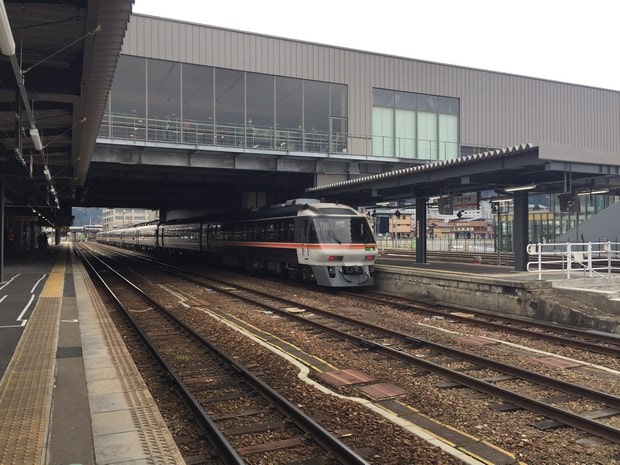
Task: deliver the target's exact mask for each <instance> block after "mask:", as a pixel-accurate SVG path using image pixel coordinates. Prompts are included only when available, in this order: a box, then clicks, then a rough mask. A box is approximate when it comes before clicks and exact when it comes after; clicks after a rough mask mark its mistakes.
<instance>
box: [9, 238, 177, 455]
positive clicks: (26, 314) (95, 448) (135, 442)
mask: <svg viewBox="0 0 620 465" xmlns="http://www.w3.org/2000/svg"><path fill="white" fill-rule="evenodd" d="M0 341H2V342H1V344H2V345H1V349H2V351H1V356H0V359H1V360H0V370H1V371H0V374H1V376H2V378H1V379H0V463H1V464H2V465H12V464H14V465H24V464H54V465H69V464H72V465H77V464H81V465H90V464H121V463H123V464H127V463H131V464H135V465H138V464H147V463H159V464H183V463H184V461H183V458H182V457H181V454H180V453H179V451H178V449H177V447H176V444H175V442H174V440H173V438H172V436H171V434H170V432H169V430H168V428H167V427H166V424H165V422H164V420H163V418H162V417H161V415H160V413H159V410H158V409H157V406H156V405H155V402H154V400H153V399H152V397H151V395H150V393H149V391H148V389H147V388H146V385H145V384H144V381H143V380H142V378H141V376H140V374H139V373H138V370H137V368H136V366H135V365H134V363H133V361H132V359H131V357H130V356H129V354H128V353H127V350H126V348H125V345H124V343H123V342H122V339H121V338H120V336H119V334H118V332H117V331H116V328H115V326H114V324H113V323H112V321H111V320H110V318H109V315H108V313H107V310H106V309H105V307H104V305H103V304H102V302H101V301H100V300H99V298H98V297H97V295H96V293H95V292H93V288H92V283H91V282H90V278H89V277H88V275H87V273H86V272H85V270H84V269H83V267H82V265H81V263H80V262H79V260H77V259H76V257H75V256H74V254H72V253H71V248H70V244H69V243H63V244H61V245H60V246H57V247H53V248H51V249H50V250H37V251H33V252H32V253H30V254H28V255H25V256H20V257H16V258H14V259H11V260H8V261H7V262H6V263H5V268H4V281H3V282H2V283H0Z"/></svg>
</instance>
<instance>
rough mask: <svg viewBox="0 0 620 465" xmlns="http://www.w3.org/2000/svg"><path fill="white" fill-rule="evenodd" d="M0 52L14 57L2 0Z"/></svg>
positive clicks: (13, 46)
mask: <svg viewBox="0 0 620 465" xmlns="http://www.w3.org/2000/svg"><path fill="white" fill-rule="evenodd" d="M0 50H1V51H2V53H3V54H4V55H6V56H12V55H15V39H14V38H13V31H11V24H10V23H9V17H8V15H7V14H6V7H5V6H4V1H3V0H0Z"/></svg>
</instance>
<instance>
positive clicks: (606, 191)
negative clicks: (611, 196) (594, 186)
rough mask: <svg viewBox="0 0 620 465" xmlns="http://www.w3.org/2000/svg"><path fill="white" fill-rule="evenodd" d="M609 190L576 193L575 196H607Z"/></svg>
mask: <svg viewBox="0 0 620 465" xmlns="http://www.w3.org/2000/svg"><path fill="white" fill-rule="evenodd" d="M608 193H609V189H598V190H594V191H586V192H578V193H577V195H596V194H608Z"/></svg>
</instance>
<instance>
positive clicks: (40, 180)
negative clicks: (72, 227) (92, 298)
mask: <svg viewBox="0 0 620 465" xmlns="http://www.w3.org/2000/svg"><path fill="white" fill-rule="evenodd" d="M3 4H4V8H2V9H1V10H0V16H2V18H0V19H1V20H0V42H1V46H2V47H1V52H2V54H0V119H1V120H2V122H3V123H2V131H0V173H1V174H2V179H1V180H2V184H3V190H4V200H5V207H6V208H9V209H12V212H15V213H16V214H21V212H17V209H19V208H24V213H28V214H32V213H31V210H32V209H33V208H34V209H36V210H37V211H41V212H42V213H43V214H45V215H47V216H49V217H52V218H56V219H59V217H65V219H67V218H66V217H67V214H68V211H69V207H70V206H71V204H72V203H73V199H74V198H75V190H76V188H79V187H80V186H81V185H83V184H84V181H85V178H86V173H87V171H88V167H89V164H90V157H91V155H92V151H93V149H94V147H95V141H96V137H97V132H98V129H99V123H100V121H101V118H102V116H103V112H104V109H105V104H106V101H107V98H108V92H109V90H110V86H111V84H112V78H113V76H114V72H115V69H116V64H117V61H118V57H119V54H120V49H121V45H122V43H123V39H124V36H125V31H126V29H127V23H128V21H129V16H130V14H131V8H132V5H133V0H105V1H104V0H66V1H40V0H37V1H32V0H30V1H28V0H26V1H11V0H6V1H4V2H3ZM11 39H12V42H14V44H13V46H12V47H11V44H10V43H9V42H11ZM60 207H66V208H63V210H64V213H61V208H60ZM60 223H62V221H60Z"/></svg>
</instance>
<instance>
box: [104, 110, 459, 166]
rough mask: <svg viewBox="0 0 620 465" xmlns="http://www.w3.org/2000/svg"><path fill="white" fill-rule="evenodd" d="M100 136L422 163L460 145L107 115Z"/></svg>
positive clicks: (444, 156)
mask: <svg viewBox="0 0 620 465" xmlns="http://www.w3.org/2000/svg"><path fill="white" fill-rule="evenodd" d="M99 137H103V138H112V139H124V140H131V141H149V142H162V143H173V144H196V145H208V146H220V147H230V148H232V147H237V148H239V147H240V148H244V149H254V150H284V151H300V152H315V153H333V154H347V153H355V154H359V155H374V156H378V157H383V158H401V159H411V160H420V162H426V161H435V160H445V159H451V158H456V157H457V155H458V143H455V142H438V141H436V140H432V141H431V140H422V139H408V138H392V137H385V136H355V135H351V134H347V133H342V132H334V131H332V132H331V133H330V132H329V131H325V130H314V129H313V130H305V131H304V130H303V129H302V128H280V127H276V128H274V127H273V126H261V125H256V124H252V125H243V124H234V123H232V124H231V123H220V122H216V123H215V124H214V123H212V122H210V121H199V120H188V119H184V120H182V121H181V120H180V119H178V118H165V119H157V118H148V119H147V118H144V117H139V116H134V115H127V114H117V113H111V114H110V113H106V114H104V117H103V120H102V123H101V126H100V129H99Z"/></svg>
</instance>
